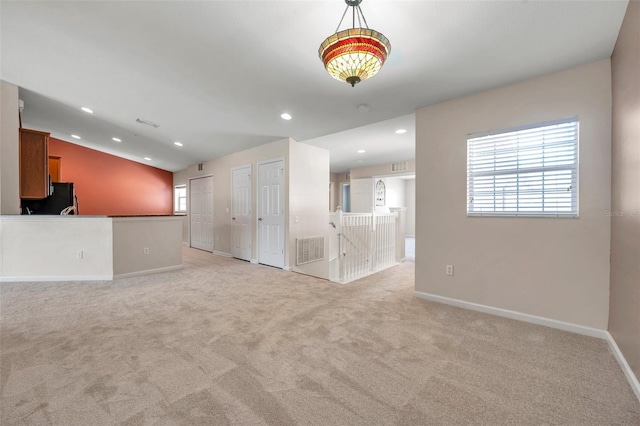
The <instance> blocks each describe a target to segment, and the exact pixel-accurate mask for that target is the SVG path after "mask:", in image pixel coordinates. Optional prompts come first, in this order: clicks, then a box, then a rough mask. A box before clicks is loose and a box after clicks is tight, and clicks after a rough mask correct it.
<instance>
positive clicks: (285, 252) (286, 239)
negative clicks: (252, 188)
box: [251, 157, 291, 271]
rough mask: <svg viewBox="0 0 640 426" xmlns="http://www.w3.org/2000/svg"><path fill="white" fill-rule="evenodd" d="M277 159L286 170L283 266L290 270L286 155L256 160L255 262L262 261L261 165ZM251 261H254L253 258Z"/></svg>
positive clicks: (283, 191)
mask: <svg viewBox="0 0 640 426" xmlns="http://www.w3.org/2000/svg"><path fill="white" fill-rule="evenodd" d="M277 161H282V168H283V170H284V173H283V178H284V182H283V187H282V203H283V205H282V208H283V210H284V212H283V218H284V225H283V240H282V245H283V247H282V248H283V259H282V261H283V266H282V269H283V270H284V271H290V270H291V267H290V266H289V191H288V189H289V184H288V176H289V171H288V170H287V161H286V159H285V157H276V158H271V159H269V160H263V161H257V162H256V180H255V182H256V194H255V201H256V208H255V216H254V224H255V227H254V229H255V230H256V260H255V263H258V264H259V263H260V231H259V221H258V216H259V215H260V166H262V165H264V164H269V163H275V162H277ZM251 263H254V261H253V259H252V260H251Z"/></svg>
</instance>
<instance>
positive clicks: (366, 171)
mask: <svg viewBox="0 0 640 426" xmlns="http://www.w3.org/2000/svg"><path fill="white" fill-rule="evenodd" d="M415 172H416V162H415V161H414V160H407V170H400V171H397V172H394V171H393V170H392V164H391V163H389V164H378V165H375V166H364V167H355V168H353V169H351V170H349V174H350V175H351V179H361V178H366V177H372V176H391V175H406V174H414V173H415Z"/></svg>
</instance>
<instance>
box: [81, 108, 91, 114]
mask: <svg viewBox="0 0 640 426" xmlns="http://www.w3.org/2000/svg"><path fill="white" fill-rule="evenodd" d="M80 109H81V110H83V111H84V112H88V113H89V114H93V110H92V109H91V108H87V107H82V108H80Z"/></svg>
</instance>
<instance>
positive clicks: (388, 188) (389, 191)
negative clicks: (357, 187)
mask: <svg viewBox="0 0 640 426" xmlns="http://www.w3.org/2000/svg"><path fill="white" fill-rule="evenodd" d="M379 180H381V181H383V182H384V186H385V192H386V197H385V204H384V205H385V206H386V207H407V206H406V200H405V187H404V179H400V178H394V177H384V178H375V179H374V194H372V197H374V200H375V185H376V183H377V182H378V181H379Z"/></svg>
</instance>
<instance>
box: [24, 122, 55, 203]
mask: <svg viewBox="0 0 640 426" xmlns="http://www.w3.org/2000/svg"><path fill="white" fill-rule="evenodd" d="M48 196H49V133H47V132H39V131H37V130H29V129H20V198H25V199H32V200H37V199H42V198H46V197H48Z"/></svg>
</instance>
